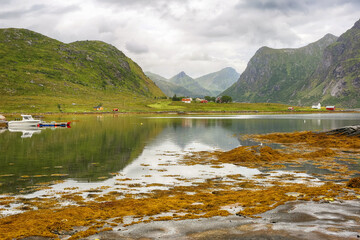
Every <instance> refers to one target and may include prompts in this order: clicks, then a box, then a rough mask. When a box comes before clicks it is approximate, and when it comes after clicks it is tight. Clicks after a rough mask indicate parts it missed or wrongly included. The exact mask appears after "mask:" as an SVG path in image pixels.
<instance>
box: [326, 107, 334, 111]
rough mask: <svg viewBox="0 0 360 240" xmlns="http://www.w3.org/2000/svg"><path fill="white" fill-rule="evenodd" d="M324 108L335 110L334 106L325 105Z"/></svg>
mask: <svg viewBox="0 0 360 240" xmlns="http://www.w3.org/2000/svg"><path fill="white" fill-rule="evenodd" d="M326 110H329V111H335V106H326Z"/></svg>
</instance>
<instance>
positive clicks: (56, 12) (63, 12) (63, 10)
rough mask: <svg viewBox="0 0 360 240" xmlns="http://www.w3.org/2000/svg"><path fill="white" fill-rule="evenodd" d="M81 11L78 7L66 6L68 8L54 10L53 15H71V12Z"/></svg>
mask: <svg viewBox="0 0 360 240" xmlns="http://www.w3.org/2000/svg"><path fill="white" fill-rule="evenodd" d="M79 10H81V8H80V7H79V6H77V5H70V6H66V7H62V8H57V9H55V10H52V11H51V13H53V14H59V15H62V14H66V13H70V12H75V11H79Z"/></svg>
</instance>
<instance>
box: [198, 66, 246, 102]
mask: <svg viewBox="0 0 360 240" xmlns="http://www.w3.org/2000/svg"><path fill="white" fill-rule="evenodd" d="M239 77H240V74H239V73H238V72H236V70H235V69H233V68H231V67H227V68H224V69H221V70H220V71H218V72H214V73H209V74H206V75H204V76H202V77H199V78H196V79H195V81H196V82H198V83H199V84H200V85H201V86H202V87H203V88H205V89H207V90H209V91H210V92H211V94H212V95H211V96H217V95H219V94H220V93H221V92H223V91H224V90H225V89H227V88H228V87H230V86H231V85H232V84H234V83H235V82H236V81H237V80H238V79H239Z"/></svg>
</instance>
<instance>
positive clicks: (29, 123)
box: [8, 114, 42, 128]
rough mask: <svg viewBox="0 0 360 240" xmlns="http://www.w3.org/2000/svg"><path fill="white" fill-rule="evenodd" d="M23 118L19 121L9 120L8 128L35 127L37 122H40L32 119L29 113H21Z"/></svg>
mask: <svg viewBox="0 0 360 240" xmlns="http://www.w3.org/2000/svg"><path fill="white" fill-rule="evenodd" d="M21 117H22V118H23V119H22V120H21V121H9V122H8V128H27V127H37V126H38V124H40V123H42V121H41V120H37V119H33V117H32V116H31V115H23V114H22V115H21Z"/></svg>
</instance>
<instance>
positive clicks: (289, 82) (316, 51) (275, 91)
mask: <svg viewBox="0 0 360 240" xmlns="http://www.w3.org/2000/svg"><path fill="white" fill-rule="evenodd" d="M336 39H337V37H335V36H333V35H331V34H327V35H325V36H324V37H323V38H322V39H320V40H318V41H317V42H314V43H311V44H309V45H307V46H305V47H301V48H297V49H272V48H269V47H262V48H260V49H259V50H258V51H257V52H256V53H255V55H254V56H253V57H252V58H251V59H250V61H249V63H248V65H247V67H246V69H245V71H244V72H243V73H242V74H241V76H240V78H239V80H238V81H237V82H236V83H235V84H233V85H232V86H231V87H230V88H228V89H227V90H225V91H224V92H223V93H221V95H229V96H231V97H232V98H233V100H236V101H241V102H277V103H292V104H298V103H299V99H297V98H296V95H297V94H298V91H299V90H300V89H302V88H303V87H304V85H305V84H306V82H307V80H308V78H309V77H310V76H311V75H312V74H313V72H314V71H315V70H316V67H317V66H318V64H319V63H320V62H321V59H322V54H323V51H324V49H325V48H326V47H327V46H328V45H330V44H332V43H334V42H335V41H336Z"/></svg>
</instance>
